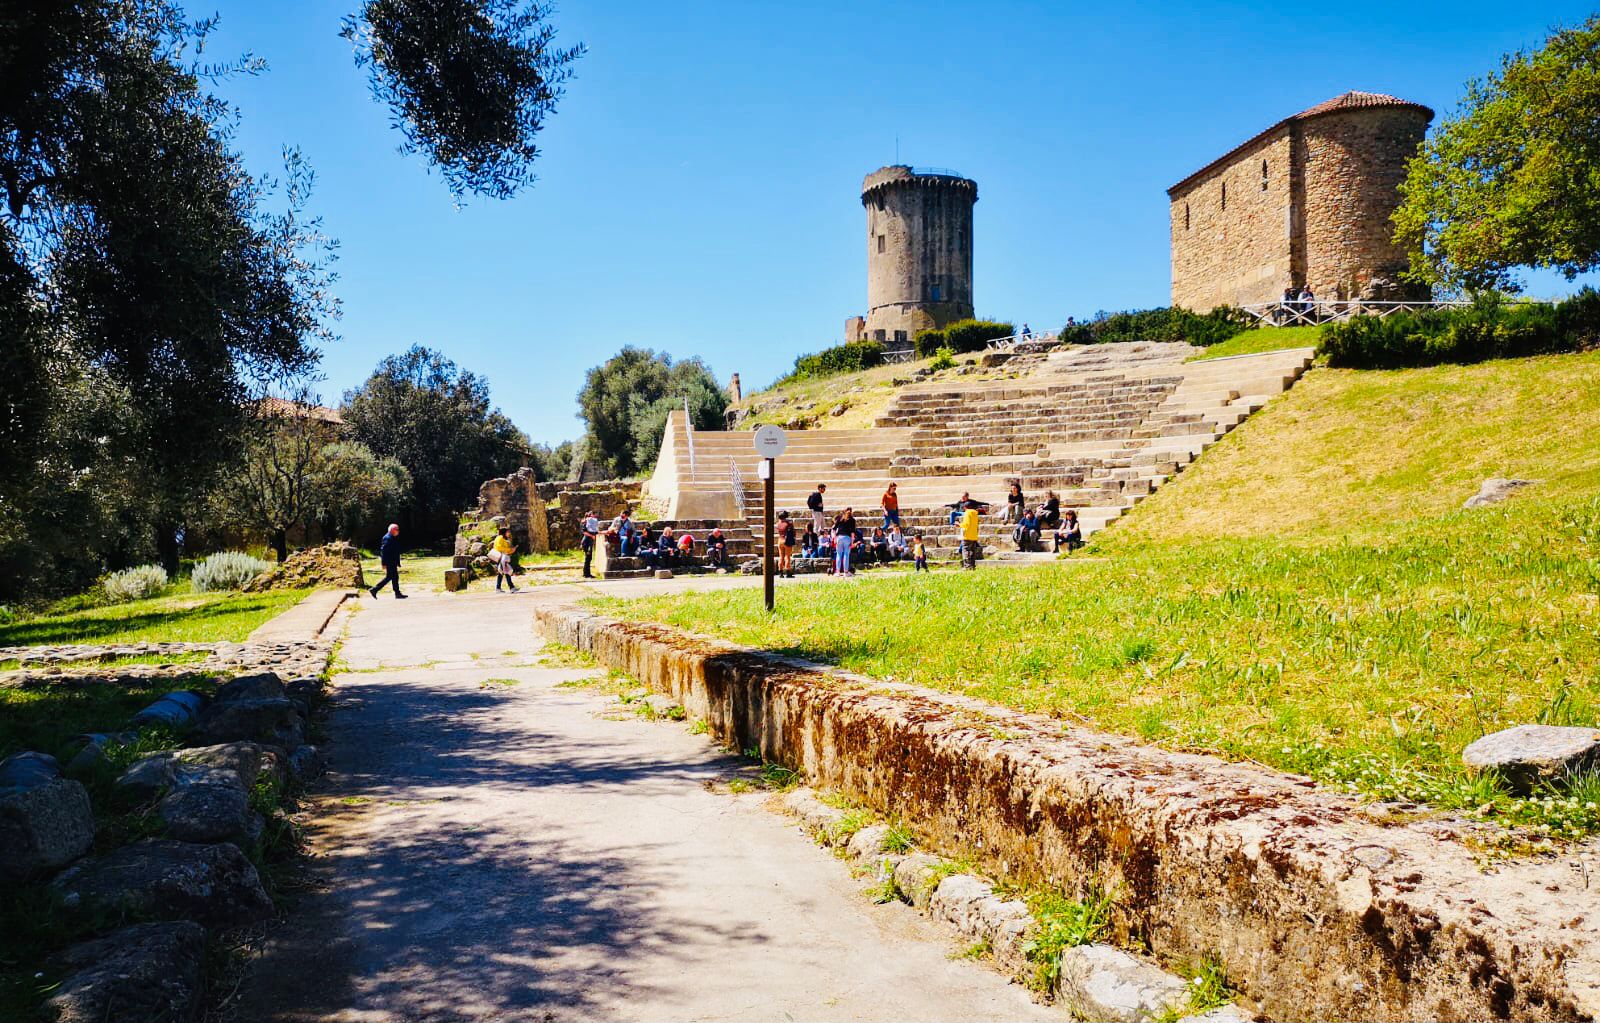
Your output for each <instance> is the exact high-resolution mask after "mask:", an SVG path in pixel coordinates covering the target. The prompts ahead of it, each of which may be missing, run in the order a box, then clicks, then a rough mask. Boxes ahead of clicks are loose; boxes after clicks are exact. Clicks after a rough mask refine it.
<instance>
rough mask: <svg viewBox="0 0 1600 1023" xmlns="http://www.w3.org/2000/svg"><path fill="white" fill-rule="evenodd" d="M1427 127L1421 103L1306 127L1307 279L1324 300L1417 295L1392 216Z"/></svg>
mask: <svg viewBox="0 0 1600 1023" xmlns="http://www.w3.org/2000/svg"><path fill="white" fill-rule="evenodd" d="M1427 130H1428V118H1427V116H1426V114H1424V113H1423V111H1421V110H1418V109H1417V108H1415V107H1379V108H1373V109H1367V110H1350V111H1345V112H1341V113H1337V114H1326V115H1323V116H1321V117H1316V118H1312V119H1311V120H1308V121H1307V122H1306V123H1305V124H1304V125H1303V126H1302V128H1301V131H1300V133H1299V134H1300V139H1299V142H1298V146H1297V148H1298V150H1299V151H1298V153H1297V154H1296V158H1297V160H1298V161H1299V162H1300V164H1301V166H1303V167H1304V168H1305V178H1306V198H1305V250H1306V277H1307V281H1308V283H1310V285H1311V288H1312V290H1313V291H1315V292H1316V294H1317V297H1318V298H1321V299H1340V300H1343V299H1354V298H1370V299H1381V300H1395V299H1400V298H1405V297H1417V296H1416V294H1415V289H1414V288H1407V287H1403V286H1401V285H1400V284H1399V280H1398V277H1399V273H1400V271H1402V270H1404V269H1405V268H1406V254H1405V250H1404V249H1402V248H1401V247H1400V246H1398V245H1396V244H1395V243H1394V225H1393V224H1392V223H1391V222H1390V220H1389V218H1390V216H1392V215H1393V213H1394V211H1395V209H1396V207H1398V206H1399V205H1400V193H1399V188H1400V183H1401V182H1402V181H1404V180H1405V176H1406V160H1408V159H1409V158H1410V157H1412V156H1413V155H1415V154H1416V152H1417V148H1418V146H1420V145H1421V144H1422V139H1423V136H1424V135H1425V134H1426V133H1427ZM1375 282H1377V287H1373V285H1374V283H1375ZM1421 297H1424V298H1425V297H1426V295H1425V294H1424V295H1422V296H1421Z"/></svg>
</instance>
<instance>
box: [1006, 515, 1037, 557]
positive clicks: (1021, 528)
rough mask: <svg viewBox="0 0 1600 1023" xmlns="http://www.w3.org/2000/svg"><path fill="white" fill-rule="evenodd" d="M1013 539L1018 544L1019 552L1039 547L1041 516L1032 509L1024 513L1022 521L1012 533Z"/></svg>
mask: <svg viewBox="0 0 1600 1023" xmlns="http://www.w3.org/2000/svg"><path fill="white" fill-rule="evenodd" d="M1011 538H1012V539H1013V540H1015V541H1016V542H1017V550H1019V551H1031V550H1033V549H1034V548H1035V547H1037V546H1038V545H1039V516H1038V515H1036V514H1034V511H1033V509H1032V508H1028V509H1026V510H1024V511H1023V513H1022V521H1021V522H1018V523H1017V528H1016V529H1013V530H1012V531H1011Z"/></svg>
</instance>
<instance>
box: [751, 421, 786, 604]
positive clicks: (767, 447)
mask: <svg viewBox="0 0 1600 1023" xmlns="http://www.w3.org/2000/svg"><path fill="white" fill-rule="evenodd" d="M753 442H754V444H755V448H756V454H758V455H760V456H761V458H762V462H761V466H760V475H761V481H762V484H763V486H762V490H763V491H764V492H765V495H766V501H765V502H763V507H762V512H761V519H762V522H763V523H764V537H765V542H764V543H763V544H762V547H761V582H762V589H763V591H764V592H765V594H766V598H767V610H768V611H771V610H772V609H773V606H774V604H775V591H774V588H775V586H776V585H777V584H776V583H775V582H774V581H773V580H774V574H773V568H772V558H773V547H772V541H773V536H772V532H773V529H772V516H773V515H774V514H775V513H774V512H773V509H772V506H773V504H774V503H775V499H774V493H775V490H776V482H777V481H776V479H775V477H776V475H777V474H776V473H775V472H773V468H774V463H775V461H776V459H777V457H778V456H779V455H781V454H783V449H784V448H786V447H788V446H789V437H788V435H787V434H785V433H784V432H783V431H782V430H781V429H779V428H778V427H776V426H763V427H762V428H761V429H759V430H757V431H756V432H755V437H754V438H753Z"/></svg>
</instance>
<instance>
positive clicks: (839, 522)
mask: <svg viewBox="0 0 1600 1023" xmlns="http://www.w3.org/2000/svg"><path fill="white" fill-rule="evenodd" d="M855 540H856V516H855V511H854V510H853V509H851V508H849V507H846V508H845V510H844V511H842V512H840V513H839V517H838V518H837V519H835V520H834V523H833V570H834V572H835V573H837V574H838V575H855V572H854V571H852V570H851V568H850V548H851V547H852V546H854V544H855Z"/></svg>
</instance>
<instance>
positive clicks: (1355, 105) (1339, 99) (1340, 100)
mask: <svg viewBox="0 0 1600 1023" xmlns="http://www.w3.org/2000/svg"><path fill="white" fill-rule="evenodd" d="M1367 107H1415V108H1416V109H1418V110H1421V111H1422V112H1424V113H1426V114H1427V115H1428V119H1429V120H1430V121H1431V120H1433V108H1431V107H1426V106H1423V105H1422V104H1421V103H1413V102H1411V101H1410V100H1408V99H1401V98H1400V97H1399V96H1390V95H1388V94H1386V93H1382V92H1355V91H1351V92H1347V93H1344V94H1343V95H1341V96H1335V97H1333V98H1332V99H1325V100H1323V101H1322V102H1321V103H1318V104H1317V105H1316V106H1312V107H1307V108H1306V109H1304V110H1302V111H1300V112H1299V113H1298V114H1292V115H1290V116H1289V117H1285V118H1284V119H1283V120H1281V121H1279V122H1278V123H1277V124H1274V125H1272V126H1271V127H1269V128H1267V129H1265V130H1263V131H1260V132H1257V133H1256V134H1255V135H1252V136H1251V137H1250V138H1248V139H1246V140H1244V141H1243V142H1241V143H1239V144H1238V145H1237V146H1234V147H1233V148H1232V149H1230V150H1228V151H1227V152H1226V153H1223V154H1222V155H1221V156H1219V157H1217V158H1216V159H1215V160H1212V161H1211V162H1210V163H1208V164H1206V165H1205V166H1204V167H1201V168H1200V169H1199V170H1197V171H1195V172H1194V173H1193V174H1191V175H1189V176H1188V177H1186V178H1184V179H1183V180H1182V181H1180V182H1178V183H1177V184H1176V185H1173V186H1172V187H1171V188H1169V189H1167V194H1168V195H1171V194H1172V193H1174V192H1176V191H1178V189H1180V188H1182V187H1184V186H1185V185H1187V184H1189V183H1190V182H1191V181H1193V180H1194V179H1195V178H1198V177H1202V176H1204V175H1205V174H1208V173H1210V172H1211V171H1213V170H1215V169H1216V168H1218V167H1220V166H1222V165H1223V164H1225V163H1227V162H1228V161H1229V160H1231V159H1233V158H1234V157H1235V156H1237V155H1238V154H1239V153H1240V152H1242V151H1244V150H1246V149H1249V148H1250V147H1251V146H1253V145H1255V144H1256V143H1257V142H1260V141H1261V140H1262V139H1264V138H1266V137H1267V136H1268V135H1271V134H1273V133H1274V132H1276V131H1278V130H1279V129H1280V128H1282V127H1284V126H1285V125H1287V124H1290V123H1291V122H1294V121H1306V120H1310V119H1311V118H1313V117H1318V116H1321V115H1322V114H1332V113H1337V112H1338V111H1341V110H1361V109H1363V108H1367Z"/></svg>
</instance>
